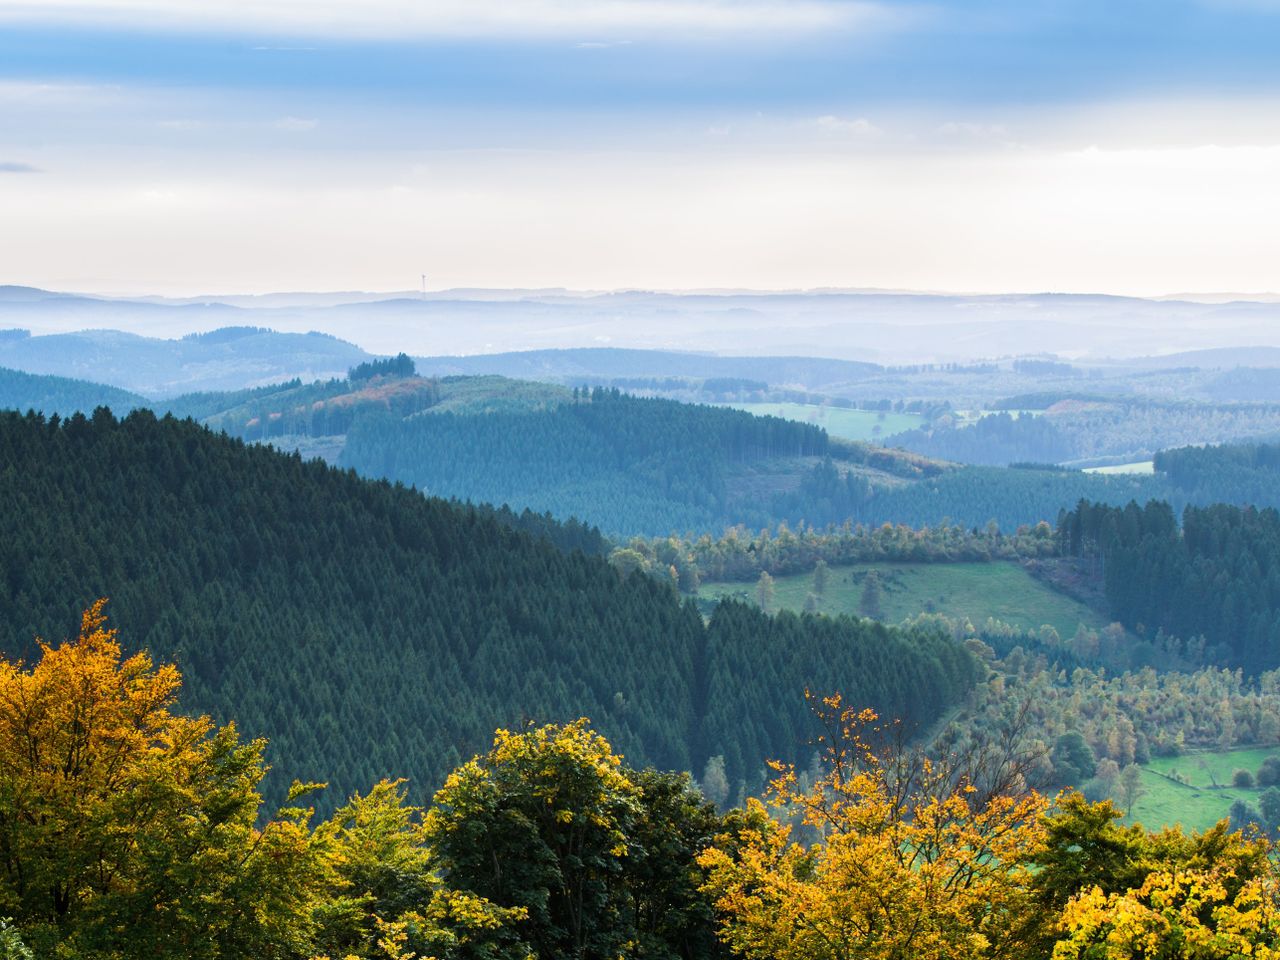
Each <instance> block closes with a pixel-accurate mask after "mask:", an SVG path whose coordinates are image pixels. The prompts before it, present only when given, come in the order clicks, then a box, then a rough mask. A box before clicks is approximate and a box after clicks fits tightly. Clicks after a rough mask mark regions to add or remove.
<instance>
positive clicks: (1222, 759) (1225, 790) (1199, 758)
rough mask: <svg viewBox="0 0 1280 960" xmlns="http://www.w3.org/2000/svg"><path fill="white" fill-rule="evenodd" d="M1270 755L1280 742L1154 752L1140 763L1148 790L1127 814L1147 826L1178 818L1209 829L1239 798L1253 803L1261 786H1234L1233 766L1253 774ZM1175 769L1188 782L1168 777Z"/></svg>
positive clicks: (1167, 823) (1191, 827)
mask: <svg viewBox="0 0 1280 960" xmlns="http://www.w3.org/2000/svg"><path fill="white" fill-rule="evenodd" d="M1271 756H1280V745H1277V746H1274V747H1246V748H1242V749H1240V750H1228V751H1226V752H1225V753H1188V754H1184V755H1183V756H1180V757H1157V758H1156V759H1153V760H1152V761H1151V763H1149V764H1147V766H1145V767H1143V769H1142V786H1143V787H1144V788H1145V789H1146V791H1147V792H1146V794H1144V795H1143V796H1142V797H1141V798H1139V800H1138V802H1137V803H1135V804H1134V805H1133V816H1132V818H1131V819H1133V820H1136V821H1137V822H1139V823H1141V824H1142V825H1143V826H1144V827H1147V828H1148V829H1150V830H1158V829H1160V828H1161V827H1166V826H1170V827H1171V826H1173V825H1174V824H1178V823H1180V824H1182V826H1184V827H1186V828H1187V829H1189V830H1207V829H1208V828H1209V827H1212V826H1213V825H1214V824H1215V823H1217V822H1218V821H1219V820H1221V819H1223V818H1224V817H1226V816H1227V814H1228V812H1229V811H1230V809H1231V805H1232V804H1233V803H1235V802H1236V801H1237V800H1243V801H1244V802H1245V803H1247V804H1249V805H1250V806H1251V807H1254V808H1255V809H1256V808H1257V806H1258V798H1259V797H1260V796H1261V795H1262V790H1260V789H1257V788H1254V789H1252V790H1245V789H1239V788H1237V787H1233V786H1231V775H1232V773H1234V772H1235V771H1236V770H1248V771H1249V772H1250V773H1253V774H1256V773H1257V772H1258V767H1260V766H1261V765H1262V761H1263V760H1265V759H1266V758H1267V757H1271ZM1174 774H1180V775H1182V776H1183V777H1185V778H1186V779H1187V780H1188V781H1189V782H1188V783H1185V784H1184V783H1175V782H1174V781H1173V780H1171V779H1169V777H1170V776H1172V775H1174ZM1215 781H1216V783H1217V784H1218V786H1217V787H1215V786H1214V783H1215Z"/></svg>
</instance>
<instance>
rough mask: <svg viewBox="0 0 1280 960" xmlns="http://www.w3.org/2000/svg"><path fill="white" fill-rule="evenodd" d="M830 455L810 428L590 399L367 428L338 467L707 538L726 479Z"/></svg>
mask: <svg viewBox="0 0 1280 960" xmlns="http://www.w3.org/2000/svg"><path fill="white" fill-rule="evenodd" d="M827 450H828V438H827V435H826V433H825V431H823V430H821V429H819V428H817V427H814V426H810V425H808V424H801V423H796V422H794V421H789V420H782V419H779V418H776V417H754V416H751V415H749V414H745V413H741V412H739V411H736V410H728V409H724V408H720V407H707V406H699V405H690V404H681V403H676V402H675V401H671V400H650V399H638V398H635V397H630V396H627V395H624V394H622V393H620V392H619V391H617V390H604V389H602V388H596V389H595V390H593V391H590V392H588V393H585V394H583V395H581V396H578V397H576V398H575V400H574V401H573V402H571V403H568V404H565V405H563V406H559V407H557V408H555V409H552V410H539V411H529V412H524V413H495V414H488V415H483V416H454V415H450V414H439V415H434V416H425V417H413V418H410V419H402V418H396V417H380V418H378V417H367V418H364V419H362V420H360V421H358V422H357V423H355V424H354V425H353V426H352V428H351V431H350V433H349V434H348V438H347V445H346V447H345V448H344V450H343V453H342V458H341V460H340V462H341V464H342V465H343V466H349V467H353V468H355V469H356V470H357V471H359V472H360V473H363V474H365V475H368V476H377V477H386V478H388V479H391V480H394V481H399V482H403V483H405V484H412V485H415V486H417V487H419V488H421V489H423V490H427V491H429V492H431V493H435V494H440V495H443V496H458V497H466V498H469V499H473V500H477V501H488V502H494V503H504V502H510V503H512V504H513V505H514V504H517V503H518V504H520V505H521V506H530V507H532V508H533V509H535V510H550V511H551V512H552V513H553V514H556V515H557V516H570V515H577V516H585V517H587V518H589V519H590V520H591V521H592V522H595V523H598V524H600V525H601V526H603V527H605V528H606V529H607V530H608V531H609V532H641V531H665V530H671V529H693V528H698V529H702V528H706V527H708V526H713V525H715V524H717V523H719V522H721V521H722V518H724V517H726V516H727V515H728V513H729V509H728V500H729V486H728V473H729V471H730V469H731V468H733V467H736V466H742V465H745V464H750V463H753V462H758V461H763V460H770V459H775V458H784V457H786V458H794V457H811V456H822V455H824V454H826V453H827Z"/></svg>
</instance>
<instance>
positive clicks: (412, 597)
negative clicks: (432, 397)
mask: <svg viewBox="0 0 1280 960" xmlns="http://www.w3.org/2000/svg"><path fill="white" fill-rule="evenodd" d="M0 463H3V464H4V465H5V466H4V469H3V471H0V502H4V503H5V504H6V505H7V507H6V510H4V511H3V512H2V513H0V586H2V587H3V592H2V593H0V624H2V625H3V646H4V648H5V649H6V651H7V652H9V653H10V654H23V653H27V654H29V653H30V652H31V651H32V650H33V646H32V644H33V640H32V638H33V637H34V636H36V635H37V634H39V635H43V636H46V637H49V638H50V639H56V638H59V637H60V636H63V635H67V634H70V633H71V632H72V630H73V628H74V625H75V623H76V622H77V621H76V617H77V616H78V613H79V611H80V610H81V609H82V608H84V607H85V606H86V605H87V604H88V603H90V602H91V601H92V600H93V599H94V598H96V597H99V596H108V597H110V598H111V600H112V616H113V620H114V621H115V622H116V623H117V624H119V625H120V627H121V628H122V629H123V631H124V636H125V639H126V641H127V642H129V643H130V644H131V645H133V646H145V647H147V648H149V649H151V650H152V651H153V652H154V654H155V655H156V656H157V657H158V658H161V659H168V658H176V659H177V661H178V663H179V665H180V666H181V668H182V669H183V671H184V674H185V676H186V678H187V684H188V685H187V689H186V692H185V694H184V703H185V705H186V706H187V707H188V708H190V709H193V710H201V711H211V712H213V713H214V714H215V715H217V716H218V717H221V718H227V717H232V716H234V717H236V718H237V719H238V720H240V721H241V722H242V723H243V725H244V726H245V727H246V728H247V732H248V733H250V734H252V735H266V736H269V737H271V739H272V742H273V744H274V745H275V746H274V749H273V752H272V755H271V756H272V758H273V762H275V763H277V765H278V769H277V774H276V776H275V782H274V787H273V789H274V791H275V795H276V796H278V795H279V791H280V789H281V788H282V786H283V784H284V783H286V782H287V780H288V779H289V778H291V777H294V776H296V777H300V778H304V779H306V778H311V779H317V778H320V779H328V780H330V781H331V783H332V786H333V791H331V794H330V795H331V796H332V797H339V798H340V797H341V796H342V795H343V794H344V793H345V792H346V791H349V790H351V789H355V788H357V787H367V785H368V784H369V783H370V782H374V781H375V780H376V779H377V778H379V777H381V776H387V775H401V774H407V775H409V776H411V777H413V778H414V780H415V783H416V784H417V785H418V787H419V788H421V787H427V786H431V785H432V784H434V783H435V782H437V780H438V778H439V777H440V776H442V775H443V774H444V773H445V772H446V771H447V770H449V769H451V768H452V767H453V766H455V765H456V764H457V763H458V762H459V761H460V760H463V759H465V758H466V757H468V756H470V755H471V753H472V752H473V751H475V750H476V749H477V748H479V747H480V746H482V745H483V744H484V743H485V742H486V739H487V738H488V736H489V735H490V734H491V733H492V730H493V728H494V727H495V726H498V725H508V726H511V725H519V724H521V723H523V722H524V721H525V720H526V719H530V718H533V719H537V720H539V721H542V720H557V719H559V720H564V719H572V718H575V717H578V716H581V715H586V716H590V717H591V718H592V720H593V721H595V722H596V724H597V725H598V726H599V727H600V728H601V729H602V730H603V731H605V732H606V733H607V734H608V735H609V736H610V738H611V739H612V740H613V741H614V742H615V743H617V744H618V746H619V747H620V748H621V749H622V750H623V751H624V752H625V753H626V754H627V756H628V757H629V758H630V759H631V760H632V762H635V763H642V762H652V763H655V764H658V765H661V766H663V767H667V768H675V769H690V770H697V771H699V772H700V771H701V769H702V765H703V764H704V763H705V762H706V760H707V758H708V757H710V756H713V755H716V754H723V755H724V756H725V757H726V758H727V760H728V769H729V775H730V777H731V779H733V780H734V781H735V782H737V781H739V780H748V781H754V779H755V778H757V777H758V776H759V772H760V769H761V767H760V765H761V763H762V762H763V761H764V760H765V759H766V758H767V757H771V756H777V757H781V758H783V759H804V754H805V751H806V749H807V748H806V747H805V743H806V742H807V739H808V737H807V723H808V714H807V710H806V708H805V705H804V703H803V699H802V693H803V691H804V689H805V688H806V687H808V688H811V689H814V690H841V691H843V692H844V693H845V694H846V696H847V697H848V698H849V699H850V700H852V701H854V702H859V703H867V704H871V705H873V706H876V707H878V708H879V709H880V710H882V711H884V712H886V713H888V714H891V715H911V716H912V717H914V718H915V719H918V720H921V721H924V722H928V721H930V720H932V719H934V718H935V717H936V716H937V715H938V714H939V713H940V712H941V711H942V710H944V709H945V708H946V706H947V705H948V704H949V703H951V702H953V701H954V700H955V698H957V697H958V696H960V695H962V694H963V692H964V691H965V690H966V689H967V688H968V687H969V685H970V684H971V682H972V680H973V675H972V671H973V665H972V662H971V661H970V659H969V657H968V655H967V654H966V653H965V652H964V651H963V650H961V649H960V648H959V647H957V646H956V645H955V644H954V643H953V642H952V641H950V640H949V639H948V638H944V637H942V636H940V635H938V634H934V633H929V632H927V631H925V632H916V633H912V634H906V633H902V632H898V631H894V630H886V629H884V628H882V627H879V626H876V625H871V624H866V623H861V622H857V621H851V620H818V619H814V618H797V617H794V616H790V615H785V616H782V617H779V618H777V619H773V620H770V619H768V618H766V617H764V616H763V615H762V614H761V613H759V612H758V611H756V610H753V609H750V608H747V607H736V606H734V605H728V606H725V607H724V608H722V612H721V613H719V614H717V616H716V617H715V618H714V619H713V620H712V622H711V623H710V624H709V625H704V623H703V620H702V618H701V617H700V616H699V614H698V613H697V611H696V609H695V608H694V606H693V605H691V604H689V605H682V604H681V603H680V601H679V599H678V598H677V596H676V595H675V593H674V592H673V591H672V590H671V589H670V588H669V587H666V586H664V585H661V584H659V583H658V582H656V581H654V580H651V579H649V578H647V577H644V576H641V575H638V574H637V575H633V576H631V577H630V578H628V579H626V580H621V581H620V579H619V576H618V574H617V573H616V572H615V571H614V570H613V569H612V568H611V567H610V566H609V565H608V564H607V563H606V562H605V561H604V560H602V559H599V558H588V557H586V556H584V555H583V554H582V553H580V552H573V553H565V552H562V551H560V550H558V549H556V548H555V547H554V546H552V545H551V543H549V542H548V541H546V540H541V539H539V540H535V539H533V538H531V537H529V536H527V535H524V534H521V533H519V532H517V531H514V530H512V529H511V528H510V527H509V525H507V524H505V523H501V522H499V521H498V520H497V518H495V517H493V516H492V515H491V514H490V513H486V512H482V511H476V510H472V509H468V508H463V507H459V506H457V505H454V504H450V503H447V502H444V501H440V500H432V499H426V498H423V497H422V496H421V495H419V494H416V493H414V492H412V491H410V490H407V489H404V488H397V487H393V486H391V485H388V484H386V483H376V482H371V481H366V480H361V479H359V478H358V477H356V476H355V475H353V474H351V473H350V472H343V471H339V470H335V469H332V468H329V467H326V466H324V465H323V464H321V463H318V462H303V461H302V460H301V458H299V457H297V456H296V455H285V454H281V453H277V452H275V451H273V450H270V449H268V448H266V447H259V446H250V445H245V444H244V443H242V442H240V441H236V440H232V439H229V438H227V437H225V436H218V435H215V434H213V433H210V432H209V431H207V430H204V429H202V428H200V427H198V426H196V425H195V424H193V423H191V422H183V421H177V420H174V419H171V418H167V419H163V420H157V419H156V418H155V417H154V416H153V415H152V414H151V413H150V412H148V411H139V412H135V413H133V414H131V415H130V416H128V417H127V418H125V419H124V420H121V421H117V420H116V419H115V418H114V417H112V416H111V415H110V414H109V413H107V412H106V411H99V412H98V413H96V414H95V415H94V417H93V418H92V419H86V418H84V417H79V416H77V417H73V418H70V419H69V420H67V421H64V422H63V423H62V424H60V425H57V426H55V425H53V424H51V423H49V422H47V421H45V420H44V419H43V418H40V417H38V416H19V415H16V414H0ZM68 558H74V561H72V560H70V559H68Z"/></svg>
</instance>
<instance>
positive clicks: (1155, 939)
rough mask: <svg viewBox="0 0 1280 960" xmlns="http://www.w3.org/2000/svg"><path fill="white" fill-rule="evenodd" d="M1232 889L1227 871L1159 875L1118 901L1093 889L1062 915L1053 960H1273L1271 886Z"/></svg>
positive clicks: (1276, 939)
mask: <svg viewBox="0 0 1280 960" xmlns="http://www.w3.org/2000/svg"><path fill="white" fill-rule="evenodd" d="M1236 881H1237V878H1236V877H1235V875H1234V874H1233V873H1232V871H1231V870H1229V869H1188V870H1158V871H1155V872H1153V873H1151V874H1149V875H1148V876H1147V878H1146V880H1145V881H1144V882H1143V884H1142V886H1141V887H1139V888H1137V889H1133V890H1127V891H1125V892H1124V893H1112V894H1104V893H1103V892H1102V890H1101V889H1100V888H1098V887H1096V886H1095V887H1092V888H1090V889H1089V890H1087V891H1086V892H1084V893H1083V894H1081V895H1080V896H1079V897H1076V898H1075V899H1073V900H1072V901H1071V902H1070V903H1069V904H1068V905H1067V907H1066V909H1065V910H1064V912H1063V916H1062V920H1061V933H1060V936H1061V939H1060V940H1059V941H1058V943H1057V944H1056V945H1055V947H1054V950H1053V960H1225V958H1235V957H1240V958H1244V957H1252V958H1255V960H1277V958H1280V900H1278V898H1277V893H1278V891H1277V888H1276V882H1275V878H1274V877H1271V876H1266V877H1252V878H1250V879H1249V880H1247V881H1246V882H1245V883H1243V884H1239V883H1238V882H1236ZM1233 888H1234V889H1235V892H1234V894H1233V893H1232V890H1233Z"/></svg>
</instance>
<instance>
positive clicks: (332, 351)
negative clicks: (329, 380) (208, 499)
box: [0, 327, 370, 398]
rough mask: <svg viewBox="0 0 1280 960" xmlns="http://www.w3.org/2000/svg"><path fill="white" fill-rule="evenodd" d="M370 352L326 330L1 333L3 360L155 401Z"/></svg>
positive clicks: (312, 373)
mask: <svg viewBox="0 0 1280 960" xmlns="http://www.w3.org/2000/svg"><path fill="white" fill-rule="evenodd" d="M369 358H370V355H369V354H367V353H365V352H364V351H363V350H361V349H360V348H359V347H357V346H355V345H354V344H351V343H347V342H346V341H343V340H338V339H336V338H335V337H331V336H328V335H326V334H320V333H305V334H299V333H277V332H275V331H272V330H266V329H262V328H259V327H224V328H220V329H217V330H213V331H211V332H209V333H205V334H195V335H190V336H186V337H183V338H182V339H180V340H165V339H159V338H154V337H141V336H137V335H136V334H131V333H121V332H120V331H118V330H84V331H81V332H78V333H61V334H50V335H46V336H21V337H20V336H14V337H9V338H5V337H2V336H0V365H2V366H7V367H12V368H14V369H18V370H23V371H25V372H27V373H37V374H49V375H56V376H63V377H74V378H77V379H84V380H92V381H94V382H97V383H105V384H110V385H111V386H115V387H119V388H122V389H125V390H130V391H133V392H136V393H141V394H144V395H146V396H150V397H153V398H158V397H171V396H174V395H175V394H180V393H185V392H189V391H192V390H227V389H240V388H243V387H245V386H249V385H257V384H263V383H272V382H275V381H280V380H287V379H290V378H292V377H300V378H302V379H304V380H315V379H318V378H326V377H333V376H342V375H345V374H346V371H347V370H348V368H350V367H352V366H354V365H355V364H357V363H360V362H362V361H365V360H368V359H369Z"/></svg>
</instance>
